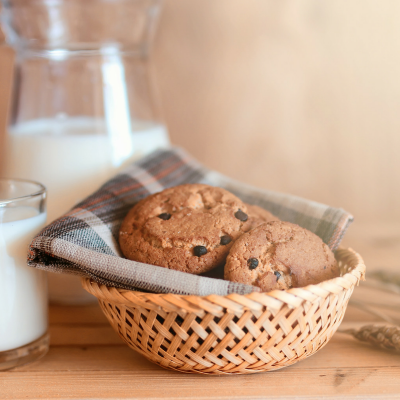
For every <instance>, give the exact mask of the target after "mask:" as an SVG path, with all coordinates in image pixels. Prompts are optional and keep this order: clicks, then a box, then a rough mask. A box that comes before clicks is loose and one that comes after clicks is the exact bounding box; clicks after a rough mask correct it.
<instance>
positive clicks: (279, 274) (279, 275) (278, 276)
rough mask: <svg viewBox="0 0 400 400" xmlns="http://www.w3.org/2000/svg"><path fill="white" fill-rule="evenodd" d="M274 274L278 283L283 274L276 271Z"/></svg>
mask: <svg viewBox="0 0 400 400" xmlns="http://www.w3.org/2000/svg"><path fill="white" fill-rule="evenodd" d="M274 274H275V276H276V281H277V282H278V279H279V278H280V277H281V273H280V272H279V271H274Z"/></svg>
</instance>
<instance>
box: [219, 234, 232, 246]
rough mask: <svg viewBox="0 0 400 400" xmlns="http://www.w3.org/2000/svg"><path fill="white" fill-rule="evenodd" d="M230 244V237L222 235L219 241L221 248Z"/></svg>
mask: <svg viewBox="0 0 400 400" xmlns="http://www.w3.org/2000/svg"><path fill="white" fill-rule="evenodd" d="M230 242H232V239H231V237H230V236H228V235H224V236H221V241H220V242H219V243H220V244H222V246H226V245H227V244H229V243H230Z"/></svg>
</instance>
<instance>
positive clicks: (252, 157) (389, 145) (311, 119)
mask: <svg viewBox="0 0 400 400" xmlns="http://www.w3.org/2000/svg"><path fill="white" fill-rule="evenodd" d="M399 17H400V2H398V1H395V0H387V1H385V2H378V1H376V0H362V1H361V0H351V1H344V0H338V1H334V2H321V1H318V0H304V1H301V2H293V1H286V0H253V1H251V2H249V1H245V0H218V1H212V0H191V1H187V0H165V2H164V8H163V12H162V14H161V18H160V21H159V29H158V31H157V36H156V40H155V47H154V49H153V61H154V68H155V75H156V78H157V83H158V88H159V92H160V97H161V99H162V105H163V112H164V119H165V121H166V123H167V126H168V129H169V133H170V136H171V140H172V142H173V143H174V144H177V145H180V146H183V147H185V148H186V149H187V150H188V151H189V152H191V153H192V154H193V155H194V156H196V157H197V158H198V159H199V160H200V161H201V162H202V163H204V164H206V165H207V166H208V167H210V168H213V169H216V170H218V171H220V172H222V173H224V174H227V175H229V176H231V177H233V178H237V179H239V180H241V181H244V182H247V183H249V184H253V185H256V186H259V187H263V188H268V189H272V190H276V191H281V192H290V193H293V194H296V195H299V196H302V197H306V198H309V199H313V200H316V201H319V202H323V203H327V204H330V205H332V206H335V207H342V208H345V209H346V210H348V211H349V212H351V213H353V214H354V216H355V218H356V222H357V223H358V224H360V225H359V226H361V225H362V224H364V225H365V224H368V226H369V228H368V229H375V228H374V226H377V225H379V226H383V225H385V227H386V228H385V229H386V231H385V232H387V229H397V228H393V226H398V225H399V224H398V223H399V222H400V208H399V207H398V204H399V203H400V187H399V178H400V168H399V167H400V157H399V154H398V152H399V150H400V73H399V65H400V24H399V23H398V21H399ZM12 63H13V52H12V51H11V49H9V48H8V47H5V46H3V47H2V48H1V47H0V124H1V125H0V126H1V128H0V131H1V132H2V134H4V130H5V124H6V122H5V121H6V114H7V105H8V102H9V93H10V82H11V73H12ZM387 227H391V228H387ZM376 229H378V228H376ZM392 236H393V235H392ZM395 236H396V235H395ZM396 237H397V238H398V240H397V239H396V240H397V242H396V244H398V243H399V242H400V232H399V236H396Z"/></svg>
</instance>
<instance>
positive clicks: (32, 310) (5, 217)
mask: <svg viewBox="0 0 400 400" xmlns="http://www.w3.org/2000/svg"><path fill="white" fill-rule="evenodd" d="M45 223H46V214H45V213H42V214H39V213H38V211H37V210H35V209H34V208H30V207H15V208H5V209H1V208H0V351H6V350H12V349H15V348H17V347H20V346H23V345H26V344H28V343H31V342H33V341H34V340H36V339H38V338H39V337H40V336H42V335H43V334H44V333H46V330H47V281H46V273H45V272H43V271H39V270H36V269H34V268H31V267H28V266H27V265H26V255H27V252H28V245H29V243H30V241H31V239H32V237H33V236H34V235H35V234H36V233H37V232H38V231H39V230H40V228H42V227H43V226H44V225H45Z"/></svg>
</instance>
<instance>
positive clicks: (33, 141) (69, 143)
mask: <svg viewBox="0 0 400 400" xmlns="http://www.w3.org/2000/svg"><path fill="white" fill-rule="evenodd" d="M131 129H132V133H131V134H130V135H129V136H128V138H124V137H121V136H119V137H116V135H114V136H112V135H111V136H110V135H107V134H106V132H107V131H106V127H105V123H104V122H103V121H102V120H96V119H93V118H85V117H82V118H70V119H68V120H62V119H61V120H60V121H58V120H35V121H33V122H28V123H23V124H19V125H16V126H14V127H13V128H12V129H11V130H10V134H9V135H8V142H7V145H6V152H5V154H6V165H5V173H3V175H4V176H5V177H11V178H21V179H31V180H35V181H39V182H41V183H43V184H44V185H45V186H46V188H47V192H48V202H47V213H48V221H49V222H50V221H53V220H54V219H55V218H58V217H59V216H61V215H62V214H64V213H65V212H67V211H68V210H69V209H70V208H71V207H72V206H74V205H75V204H76V203H78V202H79V201H81V200H83V199H84V198H85V197H86V196H88V195H89V194H91V193H92V192H94V191H95V190H96V189H98V188H99V187H100V186H101V185H102V184H103V183H104V182H105V181H107V180H108V179H109V178H111V177H112V176H113V175H115V174H116V173H117V172H118V171H120V170H121V169H122V168H124V167H125V166H126V165H127V164H129V163H130V162H132V161H135V160H137V159H139V158H141V157H143V156H144V155H147V154H149V153H150V152H152V151H153V150H156V149H158V148H163V147H167V146H168V145H169V140H168V134H167V131H166V129H165V127H164V126H163V125H159V124H154V123H146V122H136V123H132V124H131ZM126 139H128V140H126Z"/></svg>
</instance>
